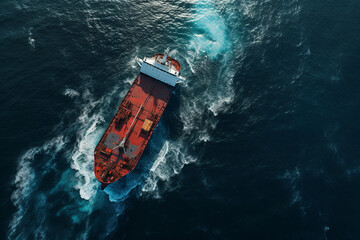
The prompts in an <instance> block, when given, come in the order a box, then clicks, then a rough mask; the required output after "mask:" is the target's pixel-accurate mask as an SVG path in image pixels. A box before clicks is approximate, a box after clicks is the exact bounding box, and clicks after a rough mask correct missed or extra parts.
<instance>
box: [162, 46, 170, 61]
mask: <svg viewBox="0 0 360 240" xmlns="http://www.w3.org/2000/svg"><path fill="white" fill-rule="evenodd" d="M168 53H169V48H167V49H166V50H165V52H164V57H163V59H162V61H161V63H162V64H164V63H165V62H166V59H167V56H168Z"/></svg>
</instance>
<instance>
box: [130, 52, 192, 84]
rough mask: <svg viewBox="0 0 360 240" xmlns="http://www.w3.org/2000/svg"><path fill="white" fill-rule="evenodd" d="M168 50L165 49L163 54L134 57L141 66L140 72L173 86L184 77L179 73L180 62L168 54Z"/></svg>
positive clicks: (183, 79)
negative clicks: (140, 57) (142, 57)
mask: <svg viewBox="0 0 360 240" xmlns="http://www.w3.org/2000/svg"><path fill="white" fill-rule="evenodd" d="M168 51H169V49H166V51H165V53H164V54H155V55H154V56H153V57H151V58H147V57H145V58H144V59H139V58H136V61H137V62H138V64H139V65H140V66H141V69H140V72H142V73H144V74H146V75H148V76H150V77H153V78H155V79H157V80H159V81H162V82H164V83H166V84H169V85H171V86H173V87H174V86H175V85H176V84H177V83H181V82H183V81H185V78H183V77H181V76H180V75H179V74H180V64H179V62H178V61H176V60H175V59H173V58H171V57H169V56H168Z"/></svg>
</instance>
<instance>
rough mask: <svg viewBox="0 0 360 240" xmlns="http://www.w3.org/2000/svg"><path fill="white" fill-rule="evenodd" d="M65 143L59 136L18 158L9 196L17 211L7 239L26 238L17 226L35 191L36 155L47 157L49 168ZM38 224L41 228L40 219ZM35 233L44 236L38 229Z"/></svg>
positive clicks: (25, 212) (24, 214) (26, 210)
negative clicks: (12, 190)
mask: <svg viewBox="0 0 360 240" xmlns="http://www.w3.org/2000/svg"><path fill="white" fill-rule="evenodd" d="M65 143H66V139H65V138H64V137H63V136H59V137H56V138H54V139H52V140H50V141H49V142H47V143H45V144H44V145H43V146H41V147H35V148H31V149H29V150H28V151H27V152H26V153H25V154H23V155H22V156H21V157H20V161H19V164H18V168H17V173H16V175H15V179H14V183H13V184H14V186H15V190H14V192H13V193H12V194H11V201H12V202H13V204H14V206H15V207H16V208H17V211H16V212H15V214H14V215H13V216H12V219H11V220H10V224H9V227H10V231H9V234H8V237H9V239H13V238H14V236H15V235H16V236H17V237H16V238H19V239H25V238H26V237H25V236H26V235H27V233H26V231H21V230H22V229H23V226H22V227H19V226H20V225H21V224H22V223H23V219H24V217H25V216H27V215H28V211H29V205H30V201H31V195H32V194H33V193H34V191H35V190H37V186H36V183H37V181H36V177H37V172H36V170H35V168H34V167H33V164H34V162H35V161H36V160H38V159H39V158H40V157H39V156H38V155H40V154H43V155H45V156H46V157H47V158H46V159H47V162H46V165H45V166H49V165H51V163H52V161H53V160H54V159H55V157H56V155H57V154H58V153H59V152H60V151H61V150H62V149H63V147H64V146H65ZM43 202H44V201H43V200H40V201H39V203H43ZM38 206H39V205H38ZM38 221H39V219H37V221H36V222H37V223H38ZM39 223H40V224H39V225H40V226H41V225H42V224H41V223H43V221H42V220H41V219H40V222H39ZM33 224H34V223H33ZM34 225H35V224H34ZM35 226H36V225H35ZM35 233H37V234H39V236H42V235H44V234H43V231H41V228H40V227H39V228H37V231H36V232H35Z"/></svg>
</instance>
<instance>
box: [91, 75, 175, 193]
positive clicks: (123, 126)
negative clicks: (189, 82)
mask: <svg viewBox="0 0 360 240" xmlns="http://www.w3.org/2000/svg"><path fill="white" fill-rule="evenodd" d="M173 89H174V87H173V86H170V85H168V84H166V83H164V82H161V81H158V80H157V79H155V78H152V77H150V76H148V75H146V74H143V73H140V74H139V75H138V77H137V78H136V79H135V80H134V82H133V84H132V86H131V88H130V89H129V91H128V93H127V94H126V96H125V98H124V99H123V101H122V102H121V104H120V106H119V108H118V111H117V112H116V114H115V116H114V117H113V119H112V121H111V123H110V125H109V126H108V128H107V129H106V131H105V133H104V135H103V137H102V138H101V140H100V142H99V143H98V145H97V146H96V148H95V164H94V172H95V176H96V178H97V179H98V180H99V181H100V182H101V183H102V186H107V185H108V184H110V183H113V182H115V181H117V180H118V179H120V178H121V177H123V176H125V175H126V174H127V173H129V172H130V171H132V170H133V169H134V168H135V166H136V165H137V163H138V161H139V159H140V157H141V155H142V153H143V151H144V149H145V147H146V145H147V143H148V141H149V139H150V137H151V135H152V133H153V130H154V128H155V126H156V125H157V123H158V122H159V120H160V117H161V115H162V114H163V112H164V110H165V108H166V106H167V103H168V102H169V100H170V97H171V94H172V91H173Z"/></svg>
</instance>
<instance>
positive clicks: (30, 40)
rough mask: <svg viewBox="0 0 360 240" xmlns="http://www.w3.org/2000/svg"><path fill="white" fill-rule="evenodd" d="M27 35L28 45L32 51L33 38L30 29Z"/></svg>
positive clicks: (33, 45) (33, 46)
mask: <svg viewBox="0 0 360 240" xmlns="http://www.w3.org/2000/svg"><path fill="white" fill-rule="evenodd" d="M28 35H29V36H28V42H29V45H30V46H31V47H32V48H33V49H34V48H35V39H34V38H33V34H32V28H30V29H29V31H28Z"/></svg>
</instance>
